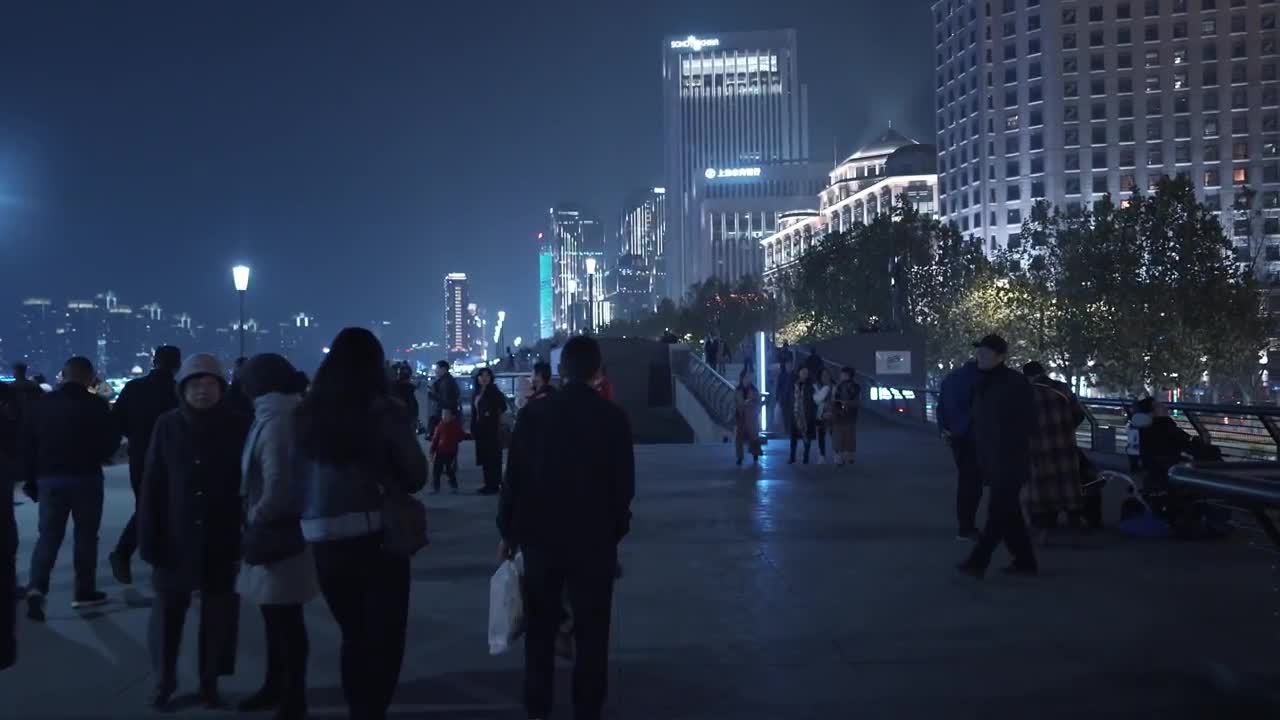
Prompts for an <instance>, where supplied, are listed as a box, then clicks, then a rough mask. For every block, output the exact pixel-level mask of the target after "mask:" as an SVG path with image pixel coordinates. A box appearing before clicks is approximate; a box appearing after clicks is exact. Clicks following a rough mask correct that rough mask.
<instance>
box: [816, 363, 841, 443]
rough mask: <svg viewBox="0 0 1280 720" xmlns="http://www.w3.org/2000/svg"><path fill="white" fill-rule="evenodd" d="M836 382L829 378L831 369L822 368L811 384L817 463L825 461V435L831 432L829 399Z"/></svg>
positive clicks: (831, 398)
mask: <svg viewBox="0 0 1280 720" xmlns="http://www.w3.org/2000/svg"><path fill="white" fill-rule="evenodd" d="M835 389H836V384H835V382H834V381H833V380H832V379H831V371H830V370H828V369H827V368H825V367H824V368H822V372H820V373H818V382H816V383H814V385H813V404H814V405H816V406H818V422H817V429H818V464H819V465H821V464H823V463H825V462H826V461H827V435H828V434H830V433H831V401H832V400H833V399H834V398H833V397H832V396H833V394H834V393H835Z"/></svg>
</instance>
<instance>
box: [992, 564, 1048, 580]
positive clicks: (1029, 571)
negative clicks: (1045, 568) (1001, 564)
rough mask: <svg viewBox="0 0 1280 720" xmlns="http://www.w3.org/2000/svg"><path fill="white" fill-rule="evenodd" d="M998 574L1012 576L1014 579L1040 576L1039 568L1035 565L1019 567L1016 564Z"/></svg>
mask: <svg viewBox="0 0 1280 720" xmlns="http://www.w3.org/2000/svg"><path fill="white" fill-rule="evenodd" d="M1000 572H1001V573H1003V574H1005V575H1012V576H1015V577H1035V576H1037V575H1039V574H1040V568H1038V567H1036V566H1035V565H1019V564H1018V563H1014V564H1012V565H1010V566H1009V567H1006V568H1003V569H1001V570H1000Z"/></svg>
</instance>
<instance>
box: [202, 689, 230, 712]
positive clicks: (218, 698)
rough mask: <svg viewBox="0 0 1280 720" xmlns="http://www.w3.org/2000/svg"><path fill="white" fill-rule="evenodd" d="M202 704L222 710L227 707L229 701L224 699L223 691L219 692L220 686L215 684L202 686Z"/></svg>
mask: <svg viewBox="0 0 1280 720" xmlns="http://www.w3.org/2000/svg"><path fill="white" fill-rule="evenodd" d="M200 704H201V705H203V706H204V707H205V709H207V710H222V709H223V708H225V707H227V701H226V700H223V699H222V693H220V692H218V688H217V687H216V686H213V685H206V686H205V687H203V688H200Z"/></svg>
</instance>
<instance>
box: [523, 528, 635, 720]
mask: <svg viewBox="0 0 1280 720" xmlns="http://www.w3.org/2000/svg"><path fill="white" fill-rule="evenodd" d="M524 567H525V575H524V611H525V623H526V631H525V645H524V673H525V674H524V705H525V710H526V712H527V714H528V716H529V717H531V718H545V717H549V716H550V715H551V708H552V705H553V697H554V685H555V645H556V634H557V632H558V630H559V627H560V621H561V617H562V615H563V609H564V598H565V593H566V591H567V593H568V599H569V608H570V610H571V612H572V613H573V631H574V635H573V638H574V651H575V661H574V665H573V708H574V713H573V716H574V718H575V720H600V718H601V713H603V711H604V701H605V696H606V694H607V692H608V674H609V621H610V609H611V607H612V605H613V582H614V574H615V569H616V567H617V558H616V556H610V557H609V558H602V559H600V560H595V561H590V562H582V561H575V562H564V561H562V560H561V559H559V558H556V557H554V556H552V555H550V554H545V553H540V552H538V551H537V550H531V549H529V548H525V549H524Z"/></svg>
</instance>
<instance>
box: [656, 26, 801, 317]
mask: <svg viewBox="0 0 1280 720" xmlns="http://www.w3.org/2000/svg"><path fill="white" fill-rule="evenodd" d="M662 88H663V89H662V95H663V138H664V145H665V154H666V178H667V179H666V185H665V188H666V195H667V198H666V206H667V218H668V219H667V248H668V249H667V252H666V253H665V260H666V270H667V279H668V280H667V283H666V285H667V287H666V289H665V291H664V294H665V295H666V296H668V297H673V298H680V297H681V296H683V294H684V292H685V290H687V289H688V287H689V286H690V285H692V284H693V283H695V282H700V281H702V280H705V279H707V278H709V277H712V276H713V275H714V274H715V267H713V266H712V263H713V262H714V260H713V258H714V254H713V253H712V252H710V251H709V250H708V248H707V247H705V246H707V245H709V244H710V243H711V233H710V232H709V231H708V232H703V229H702V228H701V227H700V225H701V223H702V221H703V207H702V200H703V198H701V197H699V196H698V192H699V190H700V189H703V188H707V187H709V186H708V184H706V183H705V182H704V180H705V179H706V178H707V177H708V176H707V175H706V173H707V172H708V171H714V172H715V173H716V175H715V176H714V177H715V178H716V179H719V178H722V177H725V176H724V175H722V174H721V173H722V172H723V171H729V172H730V173H732V172H741V171H748V170H750V169H753V168H760V167H762V166H767V165H777V164H780V163H788V162H795V161H802V160H806V159H808V157H809V130H808V122H809V118H808V115H809V114H808V109H807V106H808V102H807V98H806V93H805V87H804V86H803V85H802V84H801V83H800V75H799V70H798V67H797V52H796V33H795V31H794V30H776V31H763V32H744V33H719V34H712V35H701V36H672V37H668V38H666V39H665V40H664V41H663V45H662ZM729 177H733V175H730V176H729ZM759 230H760V229H759V228H753V229H752V230H751V231H749V232H751V233H754V232H758V231H759ZM735 232H736V231H735ZM757 240H758V238H757Z"/></svg>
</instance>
